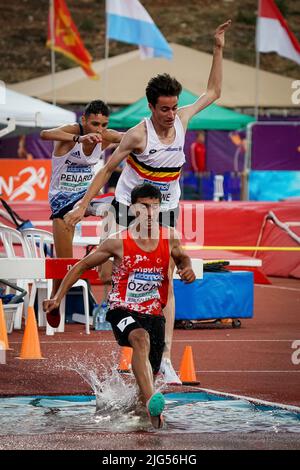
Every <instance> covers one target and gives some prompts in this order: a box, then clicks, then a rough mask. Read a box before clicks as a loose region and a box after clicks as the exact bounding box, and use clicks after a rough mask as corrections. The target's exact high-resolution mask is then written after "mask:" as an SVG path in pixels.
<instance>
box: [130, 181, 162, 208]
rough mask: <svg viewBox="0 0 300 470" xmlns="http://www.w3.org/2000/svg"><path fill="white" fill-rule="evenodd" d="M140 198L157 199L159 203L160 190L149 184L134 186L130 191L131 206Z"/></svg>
mask: <svg viewBox="0 0 300 470" xmlns="http://www.w3.org/2000/svg"><path fill="white" fill-rule="evenodd" d="M140 197H150V198H151V199H159V202H161V192H160V190H159V189H158V188H157V187H156V186H154V185H153V184H150V183H143V184H139V185H138V186H135V188H133V190H132V191H131V204H135V203H136V202H137V200H138V199H139V198H140Z"/></svg>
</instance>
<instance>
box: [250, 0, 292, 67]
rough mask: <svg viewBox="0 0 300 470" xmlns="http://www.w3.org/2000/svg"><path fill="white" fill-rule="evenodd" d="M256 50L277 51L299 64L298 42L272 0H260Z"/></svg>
mask: <svg viewBox="0 0 300 470" xmlns="http://www.w3.org/2000/svg"><path fill="white" fill-rule="evenodd" d="M256 49H257V51H258V52H277V54H279V55H280V56H282V57H286V58H287V59H291V60H293V61H294V62H297V63H298V64H300V43H299V42H298V40H297V38H296V36H295V35H294V34H293V32H292V31H291V30H290V28H289V26H288V24H287V22H286V20H285V19H284V17H283V16H282V14H281V12H280V10H279V8H278V7H277V5H276V3H275V2H274V0H260V2H259V11H258V18H257V30H256Z"/></svg>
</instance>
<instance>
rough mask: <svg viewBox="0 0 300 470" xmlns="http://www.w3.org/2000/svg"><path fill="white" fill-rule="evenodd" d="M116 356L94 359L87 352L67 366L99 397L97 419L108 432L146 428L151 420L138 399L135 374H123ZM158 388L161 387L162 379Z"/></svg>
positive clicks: (157, 384)
mask: <svg viewBox="0 0 300 470" xmlns="http://www.w3.org/2000/svg"><path fill="white" fill-rule="evenodd" d="M117 364H118V362H117V358H116V355H115V354H114V353H112V355H111V357H110V358H107V357H106V358H104V359H103V358H101V359H100V358H95V357H91V356H88V355H87V354H86V355H85V356H84V357H81V358H80V359H78V358H76V357H73V358H72V359H71V360H70V362H69V364H68V365H67V366H65V367H66V368H67V369H69V370H73V371H75V372H76V373H78V374H79V375H80V376H81V377H82V378H83V380H84V381H85V382H86V383H88V384H89V385H90V387H91V389H92V390H93V392H94V394H95V397H96V413H95V417H94V419H95V422H96V423H99V424H100V425H101V430H103V425H104V427H105V429H107V430H108V429H109V431H118V430H119V431H120V430H122V431H126V430H130V431H136V430H147V429H148V428H149V426H150V427H151V425H150V423H149V419H148V416H147V413H146V410H145V407H144V406H143V405H142V404H141V402H140V401H139V392H138V388H137V385H136V382H135V379H134V376H133V374H120V373H119V372H118V370H117ZM155 388H156V389H157V390H161V389H162V388H163V384H162V382H159V381H157V383H156V386H155Z"/></svg>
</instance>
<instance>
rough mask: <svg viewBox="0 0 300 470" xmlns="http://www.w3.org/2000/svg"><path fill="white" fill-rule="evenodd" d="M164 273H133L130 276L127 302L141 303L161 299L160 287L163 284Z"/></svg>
mask: <svg viewBox="0 0 300 470" xmlns="http://www.w3.org/2000/svg"><path fill="white" fill-rule="evenodd" d="M161 281H162V275H161V274H159V273H140V272H136V273H132V274H130V276H129V278H128V283H127V290H126V302H130V303H141V302H147V301H148V300H152V299H159V298H160V295H159V291H158V288H159V287H160V286H161Z"/></svg>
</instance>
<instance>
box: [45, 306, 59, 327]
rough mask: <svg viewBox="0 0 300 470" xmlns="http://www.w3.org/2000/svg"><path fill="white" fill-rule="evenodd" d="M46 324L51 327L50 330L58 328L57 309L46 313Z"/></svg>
mask: <svg viewBox="0 0 300 470" xmlns="http://www.w3.org/2000/svg"><path fill="white" fill-rule="evenodd" d="M47 322H48V323H49V325H50V326H52V328H58V326H59V324H60V313H59V307H58V308H55V309H54V310H51V312H48V313H47Z"/></svg>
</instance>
